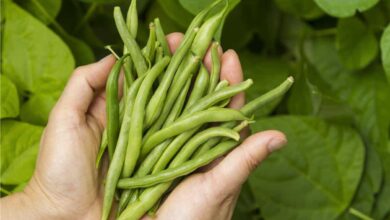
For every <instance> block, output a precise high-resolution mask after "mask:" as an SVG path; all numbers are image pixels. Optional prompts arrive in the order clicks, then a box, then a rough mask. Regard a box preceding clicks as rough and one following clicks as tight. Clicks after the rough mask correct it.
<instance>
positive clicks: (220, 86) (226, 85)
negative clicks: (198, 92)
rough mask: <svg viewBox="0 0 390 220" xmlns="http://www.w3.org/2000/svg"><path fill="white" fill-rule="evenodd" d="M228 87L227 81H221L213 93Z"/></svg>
mask: <svg viewBox="0 0 390 220" xmlns="http://www.w3.org/2000/svg"><path fill="white" fill-rule="evenodd" d="M228 86H229V81H227V80H222V81H220V82H219V83H218V84H217V86H216V87H215V89H214V92H215V91H218V90H221V89H222V88H225V87H228ZM211 92H213V91H211Z"/></svg>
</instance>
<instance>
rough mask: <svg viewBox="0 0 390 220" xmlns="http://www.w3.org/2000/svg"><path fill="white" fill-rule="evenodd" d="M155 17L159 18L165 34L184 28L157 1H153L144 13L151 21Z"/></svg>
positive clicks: (183, 29)
mask: <svg viewBox="0 0 390 220" xmlns="http://www.w3.org/2000/svg"><path fill="white" fill-rule="evenodd" d="M156 17H158V18H160V21H161V26H162V27H163V29H164V32H165V34H169V33H172V32H177V31H185V28H183V27H181V26H180V24H178V23H177V22H176V21H175V20H173V19H172V18H171V17H169V16H168V14H167V13H166V12H165V11H164V10H163V9H162V7H161V6H160V3H159V2H158V1H155V2H153V3H152V5H151V6H150V9H149V10H148V11H147V13H146V20H147V21H148V22H152V21H153V20H154V18H156ZM146 36H147V34H146Z"/></svg>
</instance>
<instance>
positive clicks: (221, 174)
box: [1, 33, 286, 219]
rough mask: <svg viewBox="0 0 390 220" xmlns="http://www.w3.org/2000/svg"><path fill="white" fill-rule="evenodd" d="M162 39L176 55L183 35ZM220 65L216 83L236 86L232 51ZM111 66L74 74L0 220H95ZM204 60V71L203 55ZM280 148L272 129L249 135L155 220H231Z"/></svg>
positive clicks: (240, 100) (238, 72) (237, 100)
mask: <svg viewBox="0 0 390 220" xmlns="http://www.w3.org/2000/svg"><path fill="white" fill-rule="evenodd" d="M167 38H168V42H169V44H170V47H171V50H172V51H174V50H175V49H176V48H177V46H178V45H179V43H180V41H181V39H182V35H181V34H178V33H174V34H170V35H169V36H168V37H167ZM221 60H222V69H221V78H222V79H226V80H228V81H229V82H230V84H236V83H239V82H241V81H242V78H243V74H242V69H241V65H240V62H239V59H238V56H237V54H236V53H235V52H234V51H232V50H228V51H227V52H225V53H223V54H222V52H221ZM114 62H115V59H114V58H113V57H112V56H108V57H106V58H104V59H103V60H101V61H99V62H97V63H94V64H90V65H87V66H82V67H79V68H77V69H76V70H75V71H74V73H73V75H72V77H71V79H70V80H69V82H68V84H67V86H66V88H65V90H64V92H63V94H62V96H61V98H60V99H59V101H58V103H57V104H56V106H55V107H54V109H53V110H52V113H51V115H50V118H49V123H48V125H47V127H46V129H45V132H44V134H43V136H42V140H41V148H40V152H39V157H38V160H37V166H36V170H35V173H34V175H33V177H32V179H31V181H30V182H29V184H28V185H27V187H26V188H25V190H24V191H23V192H22V193H18V194H15V195H13V196H9V197H8V198H7V197H6V198H5V199H2V201H1V203H2V207H4V210H5V212H2V217H4V216H9V217H11V216H12V219H18V218H20V219H24V218H25V217H26V215H27V213H29V216H30V218H32V219H99V218H100V215H101V206H102V194H103V190H102V185H103V184H102V179H103V175H102V174H103V173H104V172H103V171H102V170H97V169H96V168H95V159H96V156H97V152H98V148H99V145H100V137H101V134H102V131H103V128H104V126H105V121H106V118H105V98H104V97H105V92H104V88H105V84H106V81H107V77H108V74H109V72H110V69H111V67H112V66H113V64H114ZM204 62H205V64H206V66H207V67H208V68H210V63H211V61H210V55H209V53H208V55H206V58H205V61H204ZM243 104H244V96H243V94H239V95H237V96H236V97H234V98H233V99H232V101H231V103H230V107H232V108H239V107H241V106H242V105H243ZM285 142H286V141H285V137H284V135H283V134H282V133H280V132H277V131H266V132H261V133H257V134H255V135H252V136H251V137H249V138H248V139H247V140H246V141H245V142H244V143H243V144H242V145H241V146H239V147H237V148H236V149H235V150H233V151H232V152H230V153H229V154H228V155H227V156H226V157H225V158H223V159H220V160H218V161H216V162H214V163H213V164H211V165H209V166H207V167H206V168H204V169H203V170H202V171H201V172H198V173H196V174H193V175H191V176H190V177H188V178H186V179H185V180H184V181H183V182H182V183H180V184H179V185H178V186H177V187H176V188H175V190H174V191H173V192H172V193H171V194H170V195H169V196H168V198H167V199H166V200H165V201H164V203H163V204H162V206H161V207H160V209H159V210H158V212H157V215H156V218H161V219H183V218H185V219H228V218H230V217H231V215H232V212H233V210H234V206H235V202H236V199H237V197H238V194H239V191H240V186H241V185H242V183H244V182H245V180H246V179H247V177H248V175H249V174H250V172H251V171H252V170H253V169H254V168H255V167H256V165H257V164H258V163H260V162H261V161H262V160H263V159H264V158H265V157H266V156H267V155H268V154H269V153H270V152H271V151H272V150H275V149H277V148H279V147H280V146H281V145H283V144H284V143H285ZM103 167H104V166H103ZM15 204H17V205H16V206H15ZM7 207H8V208H7ZM16 208H17V210H16ZM3 215H4V216H3ZM5 218H6V219H7V217H5ZM145 218H146V219H148V218H150V217H145Z"/></svg>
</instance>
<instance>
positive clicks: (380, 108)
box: [305, 38, 390, 219]
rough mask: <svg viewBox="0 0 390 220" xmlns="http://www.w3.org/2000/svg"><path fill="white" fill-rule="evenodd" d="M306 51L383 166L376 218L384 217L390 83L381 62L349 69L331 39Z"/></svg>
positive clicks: (389, 196)
mask: <svg viewBox="0 0 390 220" xmlns="http://www.w3.org/2000/svg"><path fill="white" fill-rule="evenodd" d="M305 51H306V54H307V57H308V58H309V61H310V62H311V63H312V64H313V65H314V66H315V67H316V69H317V71H318V73H319V74H320V76H321V78H322V79H323V80H324V81H325V82H326V83H327V85H328V90H330V91H332V92H334V93H335V94H337V96H338V97H339V98H340V100H342V101H345V102H346V103H348V105H349V106H351V108H352V109H353V111H354V113H355V124H356V125H355V126H356V127H357V128H358V129H359V131H360V133H361V134H362V136H363V137H364V139H365V141H366V143H367V147H371V148H374V149H375V150H376V152H377V154H378V155H379V157H380V161H381V164H382V166H383V169H384V180H383V181H384V183H383V185H382V188H381V191H380V193H379V194H378V195H377V197H376V198H377V200H376V205H375V208H374V214H373V217H374V218H375V219H382V218H383V217H384V216H385V215H386V213H387V212H389V211H390V207H389V206H388V205H385V204H390V153H389V152H390V146H388V143H387V142H388V139H389V133H388V128H389V126H390V111H389V109H390V102H389V101H388V100H390V86H389V84H388V82H387V81H386V78H385V74H384V72H383V70H382V68H381V67H380V66H379V65H373V66H370V68H366V69H364V70H363V71H362V72H359V73H356V72H351V71H348V70H346V69H345V68H344V67H343V66H342V64H341V62H340V60H339V59H338V56H337V51H336V48H335V46H334V42H333V41H332V39H331V38H317V39H312V40H311V41H310V42H308V43H307V45H306V47H305Z"/></svg>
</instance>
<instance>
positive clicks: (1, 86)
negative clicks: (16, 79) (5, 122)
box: [0, 74, 19, 119]
mask: <svg viewBox="0 0 390 220" xmlns="http://www.w3.org/2000/svg"><path fill="white" fill-rule="evenodd" d="M0 90H1V99H0V100H1V105H0V119H2V118H14V117H16V116H18V115H19V97H18V91H17V90H16V87H15V85H14V84H13V83H12V82H11V80H9V79H8V78H7V77H6V76H5V75H3V74H0Z"/></svg>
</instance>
